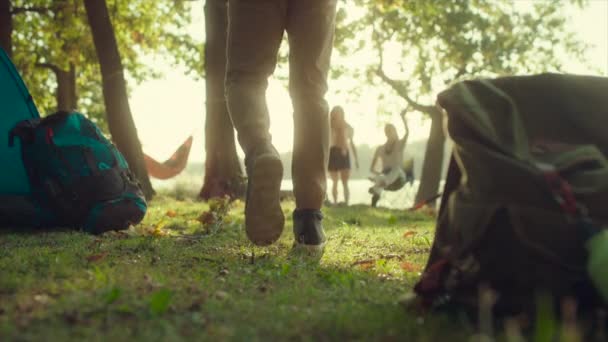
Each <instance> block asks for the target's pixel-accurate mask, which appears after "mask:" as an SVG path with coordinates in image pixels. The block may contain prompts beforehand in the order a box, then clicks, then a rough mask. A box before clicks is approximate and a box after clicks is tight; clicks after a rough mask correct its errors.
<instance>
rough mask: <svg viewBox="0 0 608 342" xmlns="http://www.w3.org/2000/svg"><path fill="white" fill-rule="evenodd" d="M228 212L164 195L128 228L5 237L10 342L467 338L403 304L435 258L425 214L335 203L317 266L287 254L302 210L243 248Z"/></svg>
mask: <svg viewBox="0 0 608 342" xmlns="http://www.w3.org/2000/svg"><path fill="white" fill-rule="evenodd" d="M219 208H220V209H219V210H218V208H217V207H215V211H208V210H209V206H208V204H204V203H198V202H194V201H191V200H188V199H187V198H186V199H184V200H176V199H174V198H170V197H167V196H160V197H159V198H157V199H156V200H154V201H153V202H152V203H151V206H150V209H149V213H148V215H147V217H146V219H145V220H144V222H143V223H142V224H140V225H138V226H137V227H132V228H131V229H130V230H129V231H127V232H126V233H124V232H123V233H108V234H104V235H102V236H91V235H87V234H84V233H80V232H73V231H59V232H25V233H24V232H19V233H17V232H6V231H5V232H0V340H2V341H8V340H20V341H21V340H45V341H65V340H87V341H97V340H99V341H102V340H103V341H107V340H111V341H125V340H146V341H147V340H213V341H216V340H247V341H252V340H276V339H280V340H345V339H348V340H351V339H356V340H409V341H425V340H426V341H438V340H445V339H446V338H448V337H449V338H450V339H451V340H466V339H467V338H468V337H469V336H471V334H472V332H471V329H470V328H467V327H466V326H464V327H463V325H461V324H456V323H455V322H453V321H452V320H451V319H450V318H449V317H447V316H441V315H439V316H434V317H433V318H432V319H430V320H428V319H427V320H424V319H423V318H421V317H416V316H414V315H412V314H410V313H408V312H406V311H405V310H404V309H403V308H402V307H401V306H400V305H399V304H398V298H399V297H400V296H401V295H403V294H405V293H406V292H407V291H409V290H411V288H412V286H413V284H414V282H415V281H416V280H417V279H418V277H419V271H420V270H421V268H422V266H423V265H424V262H425V260H426V258H427V255H428V251H429V248H430V243H431V241H432V237H433V221H432V218H430V217H429V216H426V215H424V214H412V213H405V212H402V211H393V210H388V209H377V210H372V209H370V208H367V207H363V206H356V207H349V208H346V207H341V208H339V207H334V208H328V209H326V211H325V215H326V218H325V221H324V222H325V227H326V231H327V235H328V238H329V241H328V244H327V247H326V252H325V255H324V256H323V258H322V259H321V261H320V262H314V261H311V260H307V259H304V258H301V257H293V256H290V254H289V251H290V247H291V243H292V239H293V236H292V234H291V219H290V214H291V211H292V210H293V204H292V203H285V204H284V207H283V208H284V211H285V214H286V216H287V217H288V218H289V219H288V221H287V226H286V228H285V232H284V234H283V236H282V237H281V239H280V241H279V242H278V243H277V244H275V245H273V246H271V247H269V248H258V247H253V246H252V245H251V244H250V243H249V242H248V241H247V239H246V237H245V234H244V232H243V230H242V222H243V204H242V203H236V204H233V205H232V207H231V208H230V210H229V212H228V213H227V215H226V216H225V217H223V219H222V218H221V219H220V220H217V217H214V216H213V215H214V213H217V212H221V205H220V206H219ZM205 212H206V214H205V215H203V216H204V217H203V218H202V219H200V220H199V218H200V217H201V214H203V213H205ZM201 221H202V222H201Z"/></svg>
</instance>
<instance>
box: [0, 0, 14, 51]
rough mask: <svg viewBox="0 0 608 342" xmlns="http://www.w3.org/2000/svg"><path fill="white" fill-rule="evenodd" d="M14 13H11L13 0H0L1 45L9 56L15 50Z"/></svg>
mask: <svg viewBox="0 0 608 342" xmlns="http://www.w3.org/2000/svg"><path fill="white" fill-rule="evenodd" d="M12 34H13V14H12V13H11V0H0V47H2V49H4V51H6V53H7V54H8V56H9V57H11V56H12V52H13V39H12Z"/></svg>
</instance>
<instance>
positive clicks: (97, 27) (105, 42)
mask: <svg viewBox="0 0 608 342" xmlns="http://www.w3.org/2000/svg"><path fill="white" fill-rule="evenodd" d="M84 5H85V9H86V12H87V18H88V20H89V26H90V27H91V33H92V34H93V42H94V44H95V51H96V52H97V58H98V60H99V66H100V69H101V78H102V82H103V97H104V103H105V108H106V115H107V120H108V127H109V129H110V133H111V134H112V139H113V140H114V143H115V144H116V147H117V148H118V149H119V150H120V151H121V152H122V153H123V154H124V156H125V159H126V160H127V162H128V163H129V167H130V168H131V170H132V171H133V173H134V174H135V176H136V177H137V179H138V180H139V182H140V184H141V186H142V189H143V191H144V194H145V195H146V198H148V199H149V198H151V197H152V196H153V195H154V189H152V184H151V183H150V178H149V177H148V172H147V170H146V166H145V163H144V158H143V151H142V147H141V143H140V141H139V137H138V135H137V128H136V127H135V123H134V121H133V116H132V115H131V109H130V107H129V98H128V94H127V84H126V81H125V77H124V71H123V67H122V62H121V59H120V53H119V51H118V44H117V43H116V36H115V34H114V28H113V27H112V22H111V21H110V16H109V14H108V7H107V4H106V1H105V0H84Z"/></svg>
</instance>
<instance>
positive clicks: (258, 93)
mask: <svg viewBox="0 0 608 342" xmlns="http://www.w3.org/2000/svg"><path fill="white" fill-rule="evenodd" d="M286 6H287V0H229V2H228V42H227V52H226V53H227V56H226V58H227V66H226V89H225V91H226V100H227V104H228V111H229V112H230V116H231V118H232V122H233V125H234V127H235V128H236V130H237V134H238V139H239V142H240V144H241V147H242V148H243V150H244V151H245V155H246V159H245V164H246V167H247V175H248V185H247V201H246V209H245V229H246V232H247V236H248V237H249V239H250V240H251V241H252V242H253V243H255V244H257V245H268V244H271V243H273V242H274V241H276V240H277V239H278V238H279V237H280V235H281V232H282V230H283V225H284V217H283V212H282V210H281V206H280V197H279V195H280V186H281V179H282V174H283V167H282V165H281V160H280V158H279V156H278V153H277V152H276V150H275V149H274V147H273V146H272V144H271V137H270V133H269V126H270V120H269V117H268V108H267V105H266V88H267V87H268V77H269V76H270V75H271V74H272V73H273V71H274V68H275V65H276V62H277V52H278V49H279V46H280V44H281V39H282V37H283V31H284V29H285V23H286V14H287V12H286V10H287V7H286Z"/></svg>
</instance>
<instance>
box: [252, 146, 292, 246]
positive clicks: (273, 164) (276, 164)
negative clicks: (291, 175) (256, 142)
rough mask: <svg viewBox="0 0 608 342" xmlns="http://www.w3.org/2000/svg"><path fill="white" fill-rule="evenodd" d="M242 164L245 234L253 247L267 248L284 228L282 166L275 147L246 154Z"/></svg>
mask: <svg viewBox="0 0 608 342" xmlns="http://www.w3.org/2000/svg"><path fill="white" fill-rule="evenodd" d="M245 165H246V168H247V198H246V202H245V231H246V232H247V237H248V238H249V240H251V242H253V243H254V244H256V245H258V246H266V245H270V244H271V243H273V242H275V241H277V240H278V239H279V237H280V236H281V233H282V232H283V226H284V225H285V217H284V216H283V210H282V209H281V196H280V194H281V180H282V179H283V164H282V163H281V159H280V157H279V154H278V152H277V151H276V150H275V148H274V147H273V146H272V145H270V144H268V145H266V146H263V147H260V148H258V149H257V150H256V151H254V153H251V154H250V155H248V156H247V158H246V160H245Z"/></svg>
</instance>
